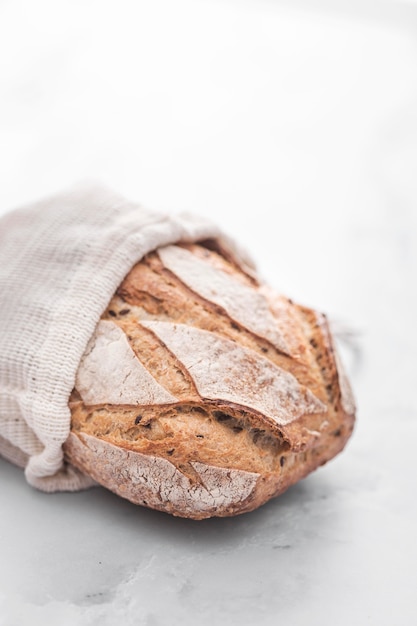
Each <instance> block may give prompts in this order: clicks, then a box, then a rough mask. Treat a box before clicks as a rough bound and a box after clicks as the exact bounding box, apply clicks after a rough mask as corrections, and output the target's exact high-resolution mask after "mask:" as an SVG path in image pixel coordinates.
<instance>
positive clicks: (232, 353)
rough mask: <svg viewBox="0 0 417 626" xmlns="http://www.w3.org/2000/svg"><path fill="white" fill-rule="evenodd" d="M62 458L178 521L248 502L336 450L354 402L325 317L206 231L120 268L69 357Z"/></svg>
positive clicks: (231, 511)
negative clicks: (99, 312)
mask: <svg viewBox="0 0 417 626" xmlns="http://www.w3.org/2000/svg"><path fill="white" fill-rule="evenodd" d="M70 409H71V412H72V425H71V435H70V437H69V438H68V440H67V442H66V444H65V447H64V450H65V455H66V459H67V461H69V462H70V463H72V464H73V465H75V466H76V467H77V468H79V469H80V470H81V471H82V472H84V473H86V474H87V475H89V476H91V477H93V478H94V479H95V480H96V481H97V482H99V483H101V484H102V485H104V486H105V487H107V488H109V489H111V490H112V491H114V492H115V493H117V494H119V495H120V496H122V497H124V498H127V499H129V500H130V501H132V502H134V503H136V504H141V505H143V506H147V507H150V508H154V509H158V510H161V511H166V512H168V513H171V514H173V515H178V516H182V517H188V518H192V519H203V518H207V517H213V516H220V517H223V516H229V515H237V514H239V513H244V512H247V511H250V510H253V509H255V508H257V507H259V506H260V505H261V504H263V503H265V502H266V501H268V500H269V499H270V498H272V497H274V496H277V495H279V494H280V493H282V492H284V491H285V490H286V489H287V488H288V487H289V486H290V485H292V484H293V483H295V482H297V481H298V480H300V479H301V478H303V477H304V476H306V475H307V474H309V473H310V472H311V471H313V470H314V469H316V468H318V467H319V466H320V465H323V464H324V463H326V462H327V461H328V460H330V459H331V458H333V457H334V456H335V455H336V454H338V453H339V452H340V451H341V450H342V449H343V448H344V446H345V444H346V442H347V440H348V439H349V437H350V435H351V433H352V429H353V424H354V404H353V397H352V396H351V392H350V387H349V383H348V381H347V379H346V375H345V374H344V372H343V370H342V368H341V364H340V362H339V357H338V355H337V352H336V350H335V346H334V343H333V340H332V337H331V334H330V331H329V328H328V324H327V321H326V319H325V317H324V316H323V315H321V314H318V313H316V312H315V311H313V310H311V309H308V308H306V307H302V306H299V305H297V304H294V303H293V302H292V301H290V300H288V299H286V298H284V297H283V296H280V295H278V294H275V293H274V292H273V291H272V290H271V289H270V288H269V287H267V286H266V285H263V284H261V283H260V282H258V281H257V280H256V277H255V275H252V274H251V275H249V274H248V273H247V272H246V269H244V268H242V270H241V269H239V261H238V260H237V259H232V258H231V256H230V251H228V253H227V255H226V254H222V248H221V246H217V245H216V242H215V241H214V240H211V241H208V242H206V243H205V244H203V243H201V244H184V245H180V246H167V247H164V248H160V249H159V250H158V251H156V252H153V253H150V254H149V255H147V256H146V257H144V258H143V259H142V261H140V262H139V263H138V264H137V265H136V266H134V267H133V268H132V270H131V271H130V272H129V274H128V275H127V276H126V278H125V279H124V281H123V283H122V284H121V285H120V286H119V288H118V289H117V292H116V294H115V296H114V297H113V298H112V300H111V302H110V303H109V306H108V308H107V310H106V311H105V312H104V313H103V316H102V319H101V321H100V322H99V324H98V326H97V328H96V331H95V334H94V336H93V338H92V339H91V341H90V343H89V345H88V347H87V350H86V352H85V354H84V356H83V358H82V361H81V363H80V367H79V371H78V374H77V379H76V385H75V389H74V391H73V394H72V397H71V402H70Z"/></svg>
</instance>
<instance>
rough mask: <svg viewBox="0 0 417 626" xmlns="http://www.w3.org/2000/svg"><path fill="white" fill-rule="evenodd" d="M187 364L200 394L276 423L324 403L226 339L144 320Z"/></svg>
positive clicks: (319, 409) (285, 374)
mask: <svg viewBox="0 0 417 626" xmlns="http://www.w3.org/2000/svg"><path fill="white" fill-rule="evenodd" d="M142 325H143V326H145V327H146V328H149V330H152V331H153V332H154V333H155V334H156V335H157V337H159V338H160V339H162V341H163V342H164V343H165V344H166V346H167V347H168V348H169V350H170V351H171V352H173V353H174V354H175V356H176V357H177V358H178V360H179V361H180V362H181V363H182V364H183V365H185V367H186V368H187V370H188V371H189V373H190V375H191V377H192V379H193V380H194V382H195V385H196V387H197V390H198V392H199V393H200V395H201V397H203V398H208V399H210V400H226V401H228V402H233V403H235V404H239V405H241V406H243V407H248V408H252V409H255V410H256V411H259V413H261V414H262V415H265V417H267V418H270V419H271V420H273V421H274V422H276V423H277V424H279V425H285V424H288V423H289V422H292V421H293V420H295V419H297V417H300V416H301V415H304V414H306V413H326V412H327V407H326V405H325V404H324V403H323V402H321V401H320V400H319V399H318V398H316V397H315V396H314V395H313V394H312V393H311V391H310V390H309V389H306V388H305V387H303V386H302V385H300V384H299V383H298V381H297V379H296V378H295V377H294V376H293V375H292V374H289V373H288V372H285V371H284V370H282V369H280V368H279V367H277V366H276V365H274V364H273V363H271V362H270V361H268V359H266V358H264V357H261V356H259V355H257V354H256V353H255V352H253V351H252V350H248V349H247V348H242V347H241V346H239V345H237V344H236V343H234V342H233V341H230V340H229V339H223V338H222V337H219V336H217V335H215V334H214V333H211V332H208V331H206V330H200V329H198V328H195V327H193V326H185V325H184V324H171V323H169V322H156V321H145V320H144V321H142Z"/></svg>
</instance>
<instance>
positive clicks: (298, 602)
mask: <svg viewBox="0 0 417 626" xmlns="http://www.w3.org/2000/svg"><path fill="white" fill-rule="evenodd" d="M416 169H417V4H414V3H412V2H408V3H406V2H404V3H401V2H379V1H377V0H375V1H371V0H363V1H355V0H351V1H349V2H345V1H342V0H333V1H330V0H310V1H309V2H307V1H303V0H292V1H291V2H289V1H288V2H285V1H273V0H270V1H267V0H242V1H240V2H238V1H237V0H236V1H233V0H223V1H220V0H175V1H173V0H172V1H168V0H154V1H152V2H151V1H148V2H146V1H145V0H136V1H133V0H132V1H123V0H121V1H119V2H110V1H105V0H102V1H93V0H84V1H82V2H81V1H74V0H73V1H71V2H67V1H58V2H56V1H52V0H50V1H47V0H39V1H37V2H30V1H29V0H26V1H20V2H19V1H15V0H9V1H7V0H0V180H1V184H0V214H2V213H4V212H5V211H6V210H8V209H10V208H14V207H15V206H18V205H20V204H22V203H26V202H30V201H32V200H36V199H39V198H41V197H43V196H44V195H48V194H50V193H52V192H54V191H59V190H61V189H62V188H66V187H68V186H70V185H72V184H73V183H76V182H79V181H80V180H85V179H95V180H100V181H102V182H104V183H105V184H107V185H109V186H110V187H113V188H114V189H115V190H116V191H118V192H121V193H123V194H125V195H126V196H128V197H129V198H130V199H133V200H137V201H140V202H141V203H142V204H144V205H146V206H148V207H150V208H155V209H163V210H170V211H177V210H184V209H186V210H191V211H193V212H197V213H200V214H203V215H206V216H208V217H210V218H211V219H212V220H214V221H215V222H217V223H219V224H220V226H221V227H222V228H223V229H224V230H225V231H227V232H229V233H230V234H231V235H233V236H234V237H235V238H236V239H237V240H238V241H240V242H241V243H243V244H244V245H245V246H246V247H247V248H248V249H249V250H250V251H251V253H252V256H253V257H254V258H255V260H256V261H257V264H258V266H259V268H260V270H261V273H262V274H263V276H264V277H265V278H266V279H267V280H268V281H269V282H270V283H271V284H272V285H274V286H275V287H276V288H277V289H279V290H281V291H283V292H284V293H286V294H288V295H290V296H292V297H294V298H296V299H297V300H299V301H301V302H304V303H306V304H308V305H311V306H314V307H316V308H318V309H321V310H324V311H326V312H328V313H329V314H330V316H331V317H332V318H333V319H334V320H336V321H338V322H339V323H341V324H345V325H347V326H349V327H351V328H353V329H354V330H355V331H356V344H355V346H356V348H355V349H350V350H347V351H346V354H345V357H346V358H347V360H348V366H349V369H350V373H351V376H352V380H353V384H354V387H355V391H356V395H357V398H358V404H359V413H358V425H357V428H356V431H355V434H354V437H353V439H352V442H351V443H350V445H349V446H348V448H347V449H346V451H345V452H344V453H343V454H342V455H341V456H340V457H339V458H338V459H336V460H334V461H333V462H332V463H331V464H329V465H328V466H326V467H325V468H323V469H321V470H319V471H318V472H316V473H315V474H313V475H312V476H310V477H309V478H308V479H306V480H305V481H303V482H302V483H301V484H299V485H297V486H295V487H293V488H292V489H291V490H290V491H289V492H288V493H287V494H285V495H284V496H282V497H281V498H279V499H277V500H276V501H274V502H271V503H269V504H267V505H266V506H264V507H262V508H261V509H260V510H258V511H256V512H254V513H251V514H248V515H246V516H242V517H239V518H236V519H230V520H211V521H207V522H201V523H195V522H189V521H184V520H177V519H174V518H171V517H169V516H166V515H164V514H159V513H155V512H152V511H147V510H144V509H140V508H138V507H134V506H133V505H130V504H129V503H127V502H124V501H122V500H120V499H119V498H116V496H113V495H112V494H109V493H107V492H105V491H104V490H100V489H96V490H92V491H89V492H85V493H82V494H59V495H54V496H46V495H44V494H40V493H38V492H35V491H34V490H32V489H31V488H29V487H28V486H26V484H25V482H24V479H23V474H22V472H21V471H20V470H18V469H16V468H14V467H12V466H11V465H9V464H8V463H6V462H5V461H2V460H0V507H1V508H0V624H1V626H15V625H16V626H26V624H28V625H29V624H46V625H48V624H60V625H62V626H66V625H67V624H68V625H71V626H72V625H74V624H76V625H77V626H78V625H80V626H87V625H90V624H94V625H95V624H100V625H101V626H107V625H109V626H113V624H116V623H123V624H127V625H130V624H140V625H142V624H144V625H149V626H156V625H165V624H173V625H175V624H179V623H181V624H182V625H183V626H187V625H188V624H203V625H204V624H214V623H216V624H225V625H226V624H227V625H229V624H230V625H232V626H233V625H234V624H239V625H246V624H248V625H252V624H255V623H256V624H266V625H268V626H269V625H270V624H271V625H272V624H277V623H281V622H284V620H285V623H287V624H291V625H295V626H298V625H304V624H309V625H311V624H313V625H314V624H320V626H330V625H333V624H336V623H337V624H338V625H341V626H344V625H346V626H347V625H350V624H352V623H358V624H361V625H362V624H369V625H375V626H385V625H386V626H391V625H392V624H395V625H396V626H397V625H398V626H412V625H414V624H416V623H417V608H416V601H415V586H416V577H415V563H416V560H417V549H416V542H415V528H416V524H417V506H416V503H415V502H416V473H417V472H416V462H415V440H416V436H417V402H416V391H415V389H416V383H417V376H416V369H417V368H416V356H415V355H416V351H417V331H416V319H417V297H416V287H415V284H416V277H417V253H416V244H417V175H416ZM0 314H1V312H0Z"/></svg>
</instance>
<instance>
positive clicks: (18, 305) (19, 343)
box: [0, 186, 233, 491]
mask: <svg viewBox="0 0 417 626" xmlns="http://www.w3.org/2000/svg"><path fill="white" fill-rule="evenodd" d="M205 238H220V239H222V235H221V233H219V230H218V229H217V228H216V227H215V226H214V225H213V224H210V223H208V222H207V221H206V220H204V219H200V218H198V217H196V216H195V215H191V216H190V215H167V214H163V213H158V212H153V211H149V210H147V209H144V208H143V207H141V206H139V205H138V204H135V203H132V202H128V201H127V200H125V199H124V198H122V197H121V196H119V195H117V194H115V193H113V192H112V191H109V190H108V189H106V188H103V187H99V186H88V187H79V188H76V189H74V190H72V191H69V192H67V193H63V194H59V195H56V196H53V197H51V198H49V199H46V200H44V201H41V202H38V203H35V204H33V205H30V206H28V207H24V208H21V209H16V210H14V211H11V212H10V213H8V214H6V215H5V216H4V217H3V218H2V219H0V442H2V445H0V454H2V455H3V456H5V457H6V458H8V460H10V461H12V462H14V463H15V464H17V465H19V466H22V465H23V464H25V474H26V478H27V480H28V482H29V483H30V484H31V485H33V486H35V487H37V488H39V489H42V490H44V491H59V490H78V489H82V488H85V487H87V486H90V485H91V484H93V483H94V481H92V480H91V479H90V478H89V477H86V476H84V475H82V474H81V473H80V472H79V471H78V470H76V469H75V468H73V467H71V466H69V465H68V464H67V463H65V462H64V458H63V452H62V444H63V443H64V442H65V440H66V439H67V437H68V435H69V432H70V422H71V415H70V410H69V407H68V398H69V396H70V393H71V391H72V389H73V386H74V381H75V376H76V372H77V368H78V365H79V362H80V360H81V357H82V355H83V353H84V350H85V348H86V346H87V343H88V341H89V339H90V337H91V336H92V334H93V332H94V329H95V326H96V324H97V323H98V321H99V319H100V316H101V314H102V312H103V311H104V310H105V308H106V306H107V305H108V303H109V301H110V299H111V297H112V295H113V293H114V292H115V290H116V289H117V287H118V285H119V284H120V283H121V281H122V280H123V278H124V277H125V276H126V274H127V273H128V272H129V271H130V269H131V268H132V267H133V266H134V264H135V263H137V262H138V261H140V260H141V259H142V257H143V256H144V255H146V254H147V253H149V252H151V251H152V250H155V249H156V248H158V247H160V246H164V245H168V244H173V243H177V242H179V241H189V242H193V241H198V240H202V239H205ZM222 241H223V242H224V245H226V246H229V247H230V246H233V243H232V242H231V241H230V240H229V239H226V238H223V239H222Z"/></svg>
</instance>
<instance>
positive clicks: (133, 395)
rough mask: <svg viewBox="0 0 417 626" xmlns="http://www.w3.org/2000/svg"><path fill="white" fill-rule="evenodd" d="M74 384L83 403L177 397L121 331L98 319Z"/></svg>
mask: <svg viewBox="0 0 417 626" xmlns="http://www.w3.org/2000/svg"><path fill="white" fill-rule="evenodd" d="M75 385H76V388H77V391H78V392H79V394H80V396H81V398H82V399H83V401H84V403H85V404H86V405H91V404H166V403H170V402H176V400H177V399H176V398H175V397H174V396H173V395H171V394H170V393H169V392H168V391H167V390H166V389H164V388H163V387H162V386H161V385H160V384H159V383H157V381H156V380H155V379H154V378H153V377H152V376H151V374H150V373H149V372H148V370H147V369H146V368H145V367H144V366H143V365H142V363H141V362H140V361H139V359H137V357H136V356H135V353H134V352H133V350H132V348H131V347H130V345H129V342H128V339H127V337H126V335H125V334H124V332H123V331H122V330H121V329H120V328H119V327H118V326H117V325H116V324H114V323H113V322H109V321H106V320H101V321H100V322H99V324H98V326H97V328H96V330H95V333H94V335H93V337H92V339H91V340H90V343H89V345H88V346H87V350H86V352H85V354H84V356H83V358H82V359H81V363H80V366H79V368H78V372H77V379H76V383H75Z"/></svg>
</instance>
